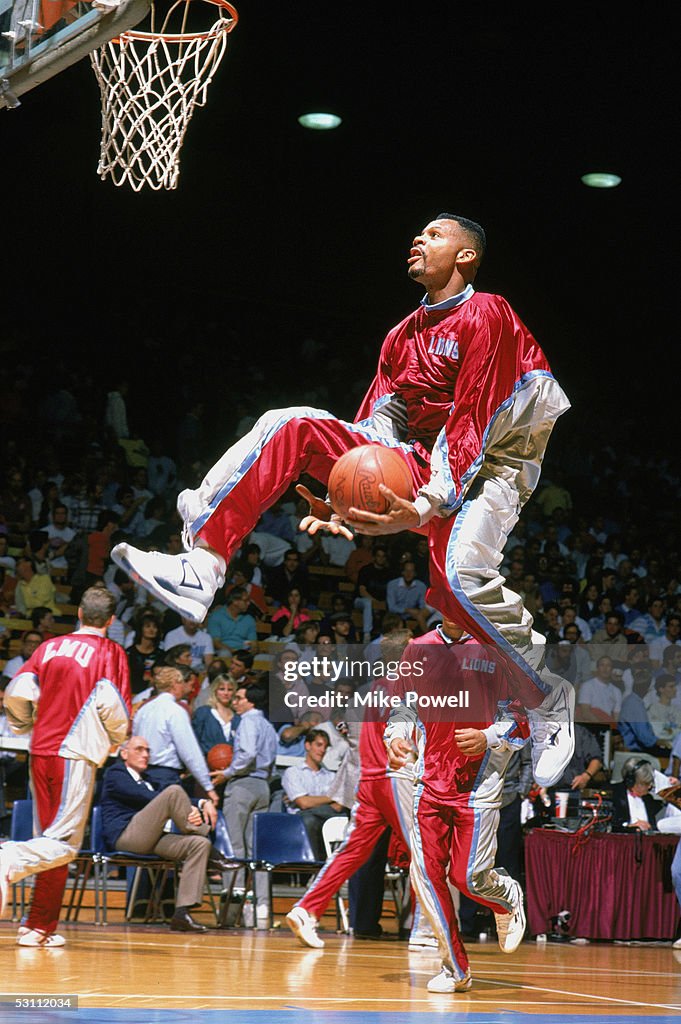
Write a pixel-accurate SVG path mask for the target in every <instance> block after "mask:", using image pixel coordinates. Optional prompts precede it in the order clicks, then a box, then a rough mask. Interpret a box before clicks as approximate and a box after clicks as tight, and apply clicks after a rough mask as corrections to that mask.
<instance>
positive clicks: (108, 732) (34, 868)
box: [4, 626, 131, 934]
mask: <svg viewBox="0 0 681 1024" xmlns="http://www.w3.org/2000/svg"><path fill="white" fill-rule="evenodd" d="M130 701H131V695H130V679H129V672H128V660H127V658H126V655H125V651H124V650H123V648H122V647H121V646H120V645H119V644H116V643H114V642H113V641H112V640H108V639H107V638H106V637H104V636H102V635H101V634H100V633H98V632H95V631H93V630H89V629H88V627H87V626H86V627H83V628H82V629H81V630H80V632H78V633H71V634H69V635H68V636H64V637H59V638H57V639H55V640H48V641H46V642H45V643H42V644H41V645H40V647H38V648H37V650H36V651H34V653H33V654H32V655H31V657H30V658H29V659H28V661H27V662H26V663H25V664H24V665H23V666H22V667H21V669H20V671H19V672H18V673H17V675H15V676H14V678H13V679H12V681H11V682H10V684H9V686H8V688H7V691H6V694H5V708H6V710H7V717H8V720H9V723H10V725H11V726H12V728H13V729H14V731H15V732H18V733H21V732H29V731H30V730H31V729H33V733H32V736H31V747H30V752H31V753H30V763H31V788H32V791H33V819H34V834H35V838H34V839H30V840H28V841H26V842H9V843H6V844H5V845H4V849H5V850H6V851H7V852H8V853H9V855H10V859H11V861H12V862H13V864H14V868H13V870H11V871H10V876H9V880H10V881H11V882H18V881H20V880H21V879H22V878H25V877H26V876H27V875H33V874H38V878H37V879H36V882H35V887H34V892H33V900H32V903H31V909H30V911H29V915H28V920H27V921H26V924H27V926H28V927H29V928H35V929H38V930H40V931H43V932H46V933H47V934H50V933H51V932H53V931H54V930H55V928H56V927H57V922H58V920H59V913H60V910H61V904H62V898H63V895H64V889H65V886H66V880H67V877H68V864H69V861H72V860H73V859H74V857H76V856H77V854H78V851H79V849H80V847H81V845H82V841H83V834H84V831H85V825H86V822H87V816H88V813H89V811H90V802H91V799H92V792H93V789H94V784H95V774H96V771H97V768H98V766H99V765H101V764H103V763H104V761H105V760H106V758H107V755H108V754H109V751H110V749H111V746H112V744H116V745H117V744H120V743H122V742H123V741H124V740H125V738H126V735H127V732H128V722H129V718H130Z"/></svg>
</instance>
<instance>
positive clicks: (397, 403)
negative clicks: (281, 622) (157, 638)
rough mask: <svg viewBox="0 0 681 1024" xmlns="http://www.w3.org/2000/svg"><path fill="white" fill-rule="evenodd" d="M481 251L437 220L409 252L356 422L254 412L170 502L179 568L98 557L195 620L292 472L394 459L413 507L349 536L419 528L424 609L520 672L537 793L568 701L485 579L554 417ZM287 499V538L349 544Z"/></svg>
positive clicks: (148, 555) (557, 399) (557, 767)
mask: <svg viewBox="0 0 681 1024" xmlns="http://www.w3.org/2000/svg"><path fill="white" fill-rule="evenodd" d="M484 250H485V233H484V231H483V229H482V228H481V227H480V225H478V224H476V223H475V222H474V221H471V220H468V219H467V218H465V217H461V216H458V215H453V214H449V213H441V214H439V215H438V217H436V218H435V219H434V220H432V221H431V222H430V223H429V224H427V225H426V227H425V228H424V229H423V231H421V232H420V234H418V235H417V236H416V237H415V238H414V240H413V244H412V247H411V250H410V253H409V257H408V272H409V276H410V278H412V280H414V281H416V282H417V283H419V284H421V285H423V287H424V288H425V292H426V294H425V296H424V297H423V299H422V300H421V303H420V305H419V307H418V309H417V310H416V311H415V312H414V313H412V314H411V315H410V316H408V317H407V318H406V319H405V320H403V321H402V323H400V324H398V325H397V327H395V328H394V329H393V330H392V331H390V333H389V334H388V336H387V338H386V340H385V342H384V344H383V347H382V349H381V353H380V357H379V363H378V369H377V373H376V376H375V379H374V381H373V383H372V385H371V387H370V389H369V391H368V393H367V396H366V398H365V400H364V402H363V403H362V406H361V408H360V411H359V413H358V416H357V420H356V421H355V422H354V423H348V422H344V421H341V420H338V419H336V418H335V417H334V416H332V415H331V414H330V413H328V412H325V411H323V410H319V409H312V408H307V407H296V408H291V409H278V410H275V411H273V412H269V413H266V414H265V415H264V416H262V417H261V418H260V419H259V420H258V421H257V423H256V424H255V426H254V427H253V429H252V430H251V431H250V432H249V433H248V434H247V435H246V436H245V437H243V438H242V439H241V440H240V441H238V442H237V444H236V445H234V446H233V447H232V448H230V449H229V450H228V451H227V452H225V454H224V455H223V456H222V458H221V459H220V460H219V461H218V462H217V463H216V465H215V466H214V467H213V468H212V469H211V470H210V471H209V472H208V474H207V475H206V477H205V478H204V480H203V482H202V484H201V485H200V486H199V487H198V488H197V489H196V490H186V491H183V492H182V493H181V494H180V496H179V498H178V511H179V514H180V517H181V518H182V519H183V521H184V539H185V545H186V547H187V549H188V550H187V551H186V552H185V553H184V554H182V555H175V556H171V555H165V554H161V553H159V552H145V551H140V550H138V549H136V548H134V547H132V546H131V545H129V544H128V543H122V544H119V545H117V547H116V548H114V550H113V552H112V557H113V558H114V560H115V561H116V562H117V564H119V565H120V566H121V567H122V568H124V569H125V570H126V571H127V572H128V573H129V574H130V575H131V576H133V578H134V579H136V580H138V581H139V582H140V583H142V585H143V586H145V587H146V588H147V589H148V590H149V591H151V593H153V594H155V595H156V596H157V597H159V598H160V599H161V600H162V601H164V602H165V603H166V604H168V605H169V606H170V607H172V608H174V609H175V610H176V611H178V612H179V613H180V614H181V615H184V616H186V617H189V618H194V619H196V620H198V621H200V620H202V619H203V618H204V616H205V614H206V612H207V611H208V609H209V608H210V606H211V604H212V602H213V598H214V596H215V593H216V591H217V589H218V588H219V587H220V586H221V585H222V583H223V582H224V573H225V570H226V566H227V564H228V562H229V560H230V559H231V557H232V556H233V555H234V553H235V552H236V551H237V549H238V548H239V546H240V545H241V543H242V541H243V540H244V538H245V537H246V536H247V535H248V534H249V533H250V532H251V531H252V530H253V529H254V527H255V524H256V522H257V521H258V519H259V517H260V515H261V513H262V512H263V511H264V510H265V509H266V508H268V507H269V506H270V505H271V504H272V503H273V502H275V501H276V500H277V499H278V498H279V497H280V496H281V495H282V494H283V493H284V491H285V490H286V488H287V487H288V486H289V485H290V484H291V483H293V482H295V481H296V480H298V479H300V477H301V476H302V475H303V474H304V473H308V474H310V475H311V476H313V477H315V478H316V479H318V480H320V481H321V482H323V483H326V482H327V481H328V477H329V473H330V471H331V468H332V467H333V465H334V463H335V462H336V460H337V459H338V458H339V457H340V456H341V455H342V454H343V453H344V452H346V451H348V450H349V449H351V448H354V447H357V446H358V445H363V444H367V443H371V442H375V443H378V444H382V445H385V446H387V447H389V448H393V449H395V450H396V451H398V452H400V453H401V455H402V457H403V458H404V459H405V461H406V463H407V465H408V466H409V469H410V471H411V475H412V479H413V481H414V492H415V493H414V495H413V500H409V499H406V498H398V497H397V496H396V495H394V494H392V493H390V492H389V491H388V492H384V493H386V497H387V498H388V500H389V503H390V507H389V509H388V511H387V512H385V513H383V514H376V513H370V512H366V511H362V510H358V509H355V510H353V513H352V516H351V517H348V522H349V523H350V525H352V526H353V527H354V528H355V529H356V530H357V531H358V532H360V533H368V534H375V535H385V534H388V533H396V532H400V531H402V530H414V529H422V528H427V532H428V536H429V545H430V564H431V587H430V590H429V592H428V594H427V596H426V600H427V603H428V604H429V605H431V606H432V607H434V608H437V609H438V610H439V611H440V612H441V613H442V614H443V615H444V616H446V617H447V618H450V619H452V620H454V621H456V622H458V623H460V624H461V626H462V628H464V629H466V630H467V631H468V632H469V633H470V634H471V635H472V636H474V637H475V638H476V639H477V640H478V641H480V642H481V643H486V644H494V645H496V647H497V648H498V651H499V658H501V659H502V660H505V661H506V662H507V664H508V666H509V668H514V667H519V668H520V669H521V670H522V671H521V672H520V673H514V679H515V684H516V686H517V693H516V696H517V697H518V699H519V700H520V701H521V702H522V704H523V705H524V706H525V707H526V708H527V709H528V711H529V717H530V725H531V731H532V748H533V770H534V775H535V778H536V780H537V782H539V783H540V784H542V785H551V784H552V783H553V782H554V781H555V780H556V779H557V778H559V777H560V775H561V774H562V772H563V770H564V768H565V766H566V764H567V763H568V762H569V760H570V758H571V756H572V752H573V750H574V735H573V727H572V720H573V717H574V692H573V690H572V687H571V686H570V685H569V684H568V683H567V682H565V681H564V680H562V679H559V678H558V677H557V676H555V675H553V674H552V673H550V672H549V671H548V670H547V668H546V666H545V664H544V647H543V645H544V639H543V638H542V637H541V636H540V635H539V634H537V633H535V632H534V631H533V630H532V617H531V615H530V614H529V613H528V611H527V610H526V609H525V607H524V605H523V603H522V600H521V598H520V597H519V596H518V595H517V594H516V593H514V592H512V591H510V590H508V589H507V588H506V587H505V586H504V580H503V577H502V576H501V575H500V572H499V568H500V565H501V560H502V552H503V549H504V545H505V544H506V540H507V538H508V536H509V534H510V532H511V531H512V529H513V527H514V525H515V523H516V522H517V519H518V515H519V512H520V509H521V508H522V506H523V505H524V504H525V502H526V501H527V500H528V498H529V497H530V495H531V494H532V492H533V490H534V489H535V487H536V485H537V482H538V480H539V475H540V470H541V463H542V459H543V456H544V452H545V449H546V446H547V443H548V440H549V436H550V434H551V431H552V429H553V426H554V424H555V422H556V420H557V419H558V418H559V417H560V416H561V415H562V414H563V413H564V412H565V411H566V410H567V409H568V408H569V403H568V401H567V399H566V397H565V395H564V393H563V391H562V389H561V388H560V386H559V385H558V383H557V381H556V380H555V378H554V376H553V374H552V373H551V370H550V367H549V365H548V362H547V361H546V358H545V356H544V354H543V352H542V351H541V349H540V348H539V345H538V344H537V342H536V340H535V339H534V337H533V336H532V334H531V333H530V332H529V330H528V329H527V328H526V327H525V325H524V324H523V323H522V322H521V320H520V319H519V317H518V316H517V315H516V313H515V312H514V311H513V310H512V309H511V307H510V306H509V304H508V303H507V302H506V300H505V299H503V298H502V297H501V296H498V295H490V294H486V293H483V292H476V291H475V290H474V288H473V281H474V279H475V277H476V274H477V272H478V268H479V266H480V263H481V261H482V258H483V255H484ZM302 493H304V494H305V496H306V497H308V500H309V501H310V515H309V516H307V517H305V518H304V519H303V520H302V522H301V529H306V530H308V532H310V533H311V534H314V533H316V532H317V531H318V530H320V529H323V530H329V531H331V532H336V533H337V532H342V533H346V534H347V535H348V536H349V535H350V534H349V531H348V530H347V527H346V526H344V524H343V523H342V522H341V521H340V519H339V517H337V516H333V515H332V510H331V508H330V506H328V505H327V504H326V503H325V502H323V501H321V500H320V499H316V498H314V497H313V496H312V495H311V494H310V492H309V491H306V490H305V489H302Z"/></svg>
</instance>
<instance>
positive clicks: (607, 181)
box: [582, 171, 622, 188]
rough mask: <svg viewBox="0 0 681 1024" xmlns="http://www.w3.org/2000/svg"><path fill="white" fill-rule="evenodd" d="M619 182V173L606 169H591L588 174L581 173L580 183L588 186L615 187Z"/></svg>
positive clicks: (620, 180)
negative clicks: (609, 171) (611, 172)
mask: <svg viewBox="0 0 681 1024" xmlns="http://www.w3.org/2000/svg"><path fill="white" fill-rule="evenodd" d="M621 182H622V179H621V178H620V176H619V174H609V173H608V172H606V171H592V172H591V173H590V174H583V175H582V183H583V184H584V185H588V187H589V188H617V186H618V185H620V184H621Z"/></svg>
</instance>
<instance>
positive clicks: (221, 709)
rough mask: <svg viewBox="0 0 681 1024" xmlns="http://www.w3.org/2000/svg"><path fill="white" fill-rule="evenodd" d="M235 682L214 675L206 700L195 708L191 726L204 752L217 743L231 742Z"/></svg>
mask: <svg viewBox="0 0 681 1024" xmlns="http://www.w3.org/2000/svg"><path fill="white" fill-rule="evenodd" d="M235 693H236V683H235V682H234V681H233V680H232V679H228V678H227V676H216V677H215V679H214V680H213V682H212V683H211V684H210V687H209V694H208V700H207V701H206V703H205V704H203V705H202V706H201V707H199V708H197V709H196V711H195V712H194V715H193V718H192V728H193V729H194V732H195V734H196V738H197V740H198V741H199V746H200V747H201V750H202V751H203V753H204V754H207V753H208V751H209V750H210V749H211V747H214V746H216V745H217V744H218V743H233V742H234V730H235V729H236V725H237V722H238V717H237V715H235V714H234V711H233V709H232V699H233V697H234V694H235Z"/></svg>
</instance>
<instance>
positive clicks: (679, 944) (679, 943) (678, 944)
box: [672, 939, 681, 949]
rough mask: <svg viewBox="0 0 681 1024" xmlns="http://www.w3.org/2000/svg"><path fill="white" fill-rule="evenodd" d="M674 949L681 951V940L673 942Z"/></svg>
mask: <svg viewBox="0 0 681 1024" xmlns="http://www.w3.org/2000/svg"><path fill="white" fill-rule="evenodd" d="M672 949H681V939H677V940H676V942H672Z"/></svg>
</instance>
